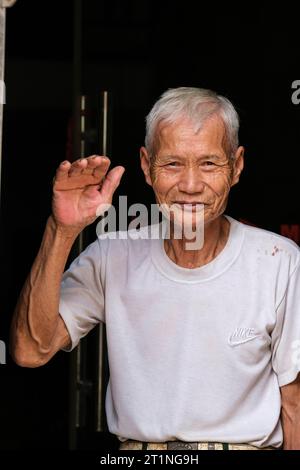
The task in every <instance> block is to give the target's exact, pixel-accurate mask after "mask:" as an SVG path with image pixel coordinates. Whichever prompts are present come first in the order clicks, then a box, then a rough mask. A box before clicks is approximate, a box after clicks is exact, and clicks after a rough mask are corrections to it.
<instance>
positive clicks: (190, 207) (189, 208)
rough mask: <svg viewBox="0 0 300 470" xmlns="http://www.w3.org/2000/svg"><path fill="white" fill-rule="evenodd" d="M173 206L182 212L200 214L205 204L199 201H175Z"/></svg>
mask: <svg viewBox="0 0 300 470" xmlns="http://www.w3.org/2000/svg"><path fill="white" fill-rule="evenodd" d="M174 204H175V205H176V206H179V207H180V209H181V210H182V211H186V212H200V211H202V210H203V209H204V206H205V204H204V203H203V202H199V201H175V202H174Z"/></svg>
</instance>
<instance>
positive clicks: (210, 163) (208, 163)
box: [204, 161, 215, 166]
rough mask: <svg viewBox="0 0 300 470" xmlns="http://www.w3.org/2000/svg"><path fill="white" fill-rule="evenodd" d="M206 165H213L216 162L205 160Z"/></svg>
mask: <svg viewBox="0 0 300 470" xmlns="http://www.w3.org/2000/svg"><path fill="white" fill-rule="evenodd" d="M204 165H207V166H213V165H215V164H214V162H210V161H207V162H204Z"/></svg>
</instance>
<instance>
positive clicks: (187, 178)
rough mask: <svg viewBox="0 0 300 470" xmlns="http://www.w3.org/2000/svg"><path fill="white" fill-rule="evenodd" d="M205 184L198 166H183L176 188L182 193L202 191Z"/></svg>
mask: <svg viewBox="0 0 300 470" xmlns="http://www.w3.org/2000/svg"><path fill="white" fill-rule="evenodd" d="M204 187H205V184H204V182H203V179H202V176H201V172H200V171H199V169H198V168H185V170H184V171H183V173H182V174H181V177H180V182H179V185H178V189H179V190H180V191H182V192H184V193H189V194H194V193H202V192H203V190H204Z"/></svg>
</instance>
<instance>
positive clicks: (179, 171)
mask: <svg viewBox="0 0 300 470" xmlns="http://www.w3.org/2000/svg"><path fill="white" fill-rule="evenodd" d="M157 139H158V140H157V143H156V144H157V145H156V155H155V156H154V158H153V161H152V162H151V163H150V161H149V156H148V154H147V150H146V149H145V148H144V147H142V149H141V165H142V169H143V171H144V174H145V177H146V181H147V183H148V184H150V185H151V186H152V187H153V190H154V193H155V196H156V200H157V202H158V204H165V205H167V206H171V205H172V206H173V207H174V205H175V207H176V208H178V211H183V210H184V206H183V205H184V204H192V205H188V206H186V207H187V209H185V210H188V211H190V212H192V213H196V212H197V210H200V206H199V205H198V206H197V203H198V204H203V206H204V223H205V224H206V223H208V222H210V221H212V220H214V219H216V218H217V217H218V216H220V215H221V214H222V213H223V212H224V210H225V208H226V204H227V199H228V194H229V191H230V188H231V186H233V185H234V184H236V183H237V182H238V180H239V175H240V173H241V171H242V169H243V151H244V149H243V147H239V148H238V150H237V152H236V154H235V156H234V160H233V161H232V160H230V158H229V155H228V152H227V151H226V139H225V129H224V125H223V121H222V119H221V118H220V117H218V116H213V117H211V118H209V119H208V120H206V121H205V122H204V124H203V126H202V127H201V129H200V130H199V131H198V132H197V133H195V131H194V127H193V125H192V124H191V123H190V121H189V120H187V119H182V120H180V121H178V122H176V123H174V124H172V125H161V126H160V127H159V129H158V133H157ZM203 206H202V207H203Z"/></svg>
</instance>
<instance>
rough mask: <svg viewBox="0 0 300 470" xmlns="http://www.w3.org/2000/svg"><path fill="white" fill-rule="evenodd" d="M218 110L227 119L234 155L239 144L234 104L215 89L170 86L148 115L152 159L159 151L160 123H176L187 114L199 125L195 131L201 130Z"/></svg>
mask: <svg viewBox="0 0 300 470" xmlns="http://www.w3.org/2000/svg"><path fill="white" fill-rule="evenodd" d="M214 114H217V115H219V116H220V117H221V118H222V120H223V122H224V126H225V136H226V140H227V144H228V146H229V153H230V157H232V158H233V155H234V153H235V151H236V150H237V148H238V145H239V140H238V131H239V116H238V114H237V112H236V110H235V108H234V106H233V104H232V103H231V102H230V101H229V100H228V99H227V98H225V97H224V96H221V95H218V94H217V93H215V92H214V91H211V90H206V89H204V88H192V87H179V88H170V89H169V90H167V91H166V92H165V93H163V94H162V95H161V97H160V98H159V100H158V101H156V103H155V104H154V106H153V108H152V109H151V111H150V113H149V114H148V116H147V117H146V137H145V147H146V149H147V152H148V154H149V156H150V159H152V158H153V157H154V154H155V139H156V137H157V135H156V134H157V128H158V125H159V124H161V123H165V124H173V123H175V122H176V121H178V120H179V119H182V118H185V117H187V118H188V119H190V120H191V122H192V123H193V124H194V125H195V132H198V130H199V129H200V127H201V126H202V125H203V123H204V121H205V120H206V119H207V118H209V117H211V116H212V115H214Z"/></svg>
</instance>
